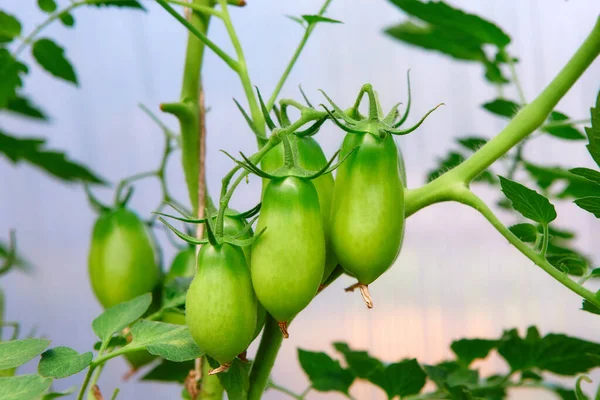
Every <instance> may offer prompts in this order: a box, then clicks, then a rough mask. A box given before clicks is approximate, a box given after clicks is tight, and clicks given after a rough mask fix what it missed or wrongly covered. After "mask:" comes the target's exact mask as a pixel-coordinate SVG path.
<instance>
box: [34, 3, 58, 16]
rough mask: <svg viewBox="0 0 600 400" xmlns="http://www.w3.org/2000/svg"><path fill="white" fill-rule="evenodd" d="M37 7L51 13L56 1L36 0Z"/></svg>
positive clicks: (54, 8)
mask: <svg viewBox="0 0 600 400" xmlns="http://www.w3.org/2000/svg"><path fill="white" fill-rule="evenodd" d="M37 3H38V7H39V8H40V10H42V11H43V12H45V13H48V14H50V13H53V12H54V11H56V3H55V2H54V0H38V2H37Z"/></svg>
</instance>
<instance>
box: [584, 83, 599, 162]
mask: <svg viewBox="0 0 600 400" xmlns="http://www.w3.org/2000/svg"><path fill="white" fill-rule="evenodd" d="M590 114H591V120H592V124H591V126H590V127H586V128H585V133H586V134H587V137H588V141H589V143H588V145H587V149H588V151H589V152H590V155H591V156H592V158H593V159H594V161H596V165H598V166H599V167H600V92H598V97H597V98H596V106H595V107H592V108H591V109H590Z"/></svg>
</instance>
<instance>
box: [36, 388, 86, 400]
mask: <svg viewBox="0 0 600 400" xmlns="http://www.w3.org/2000/svg"><path fill="white" fill-rule="evenodd" d="M76 390H77V386H71V387H70V388H68V389H67V390H63V391H62V392H52V393H48V394H45V395H44V396H43V397H42V399H41V400H52V399H58V398H59V397H66V396H69V395H72V394H73V393H75V391H76Z"/></svg>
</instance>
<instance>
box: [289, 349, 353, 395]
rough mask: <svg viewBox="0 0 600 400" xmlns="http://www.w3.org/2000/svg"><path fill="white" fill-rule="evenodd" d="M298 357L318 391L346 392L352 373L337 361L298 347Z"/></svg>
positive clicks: (323, 354) (351, 380)
mask: <svg viewBox="0 0 600 400" xmlns="http://www.w3.org/2000/svg"><path fill="white" fill-rule="evenodd" d="M298 359H299V360H300V365H301V366H302V369H303V370H304V372H305V373H306V375H308V378H309V379H310V381H311V384H312V387H313V388H314V389H315V390H318V391H320V392H329V391H337V392H342V393H344V394H346V395H347V394H348V389H349V388H350V385H352V382H354V374H353V373H352V372H350V370H347V369H344V368H342V367H341V366H340V363H339V361H336V360H333V359H331V357H329V356H328V355H327V354H325V353H316V352H311V351H306V350H302V349H298Z"/></svg>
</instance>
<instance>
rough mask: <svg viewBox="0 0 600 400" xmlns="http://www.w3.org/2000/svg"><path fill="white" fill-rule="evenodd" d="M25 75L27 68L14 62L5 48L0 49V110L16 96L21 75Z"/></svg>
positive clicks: (20, 82)
mask: <svg viewBox="0 0 600 400" xmlns="http://www.w3.org/2000/svg"><path fill="white" fill-rule="evenodd" d="M24 73H27V66H26V65H25V64H23V63H21V62H19V61H18V60H16V59H15V58H14V57H13V56H12V54H10V52H9V51H8V50H7V49H5V48H0V108H4V107H6V104H7V103H8V101H9V100H10V99H12V98H13V97H15V96H16V95H17V88H20V87H22V86H23V80H22V78H21V75H22V74H24Z"/></svg>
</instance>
